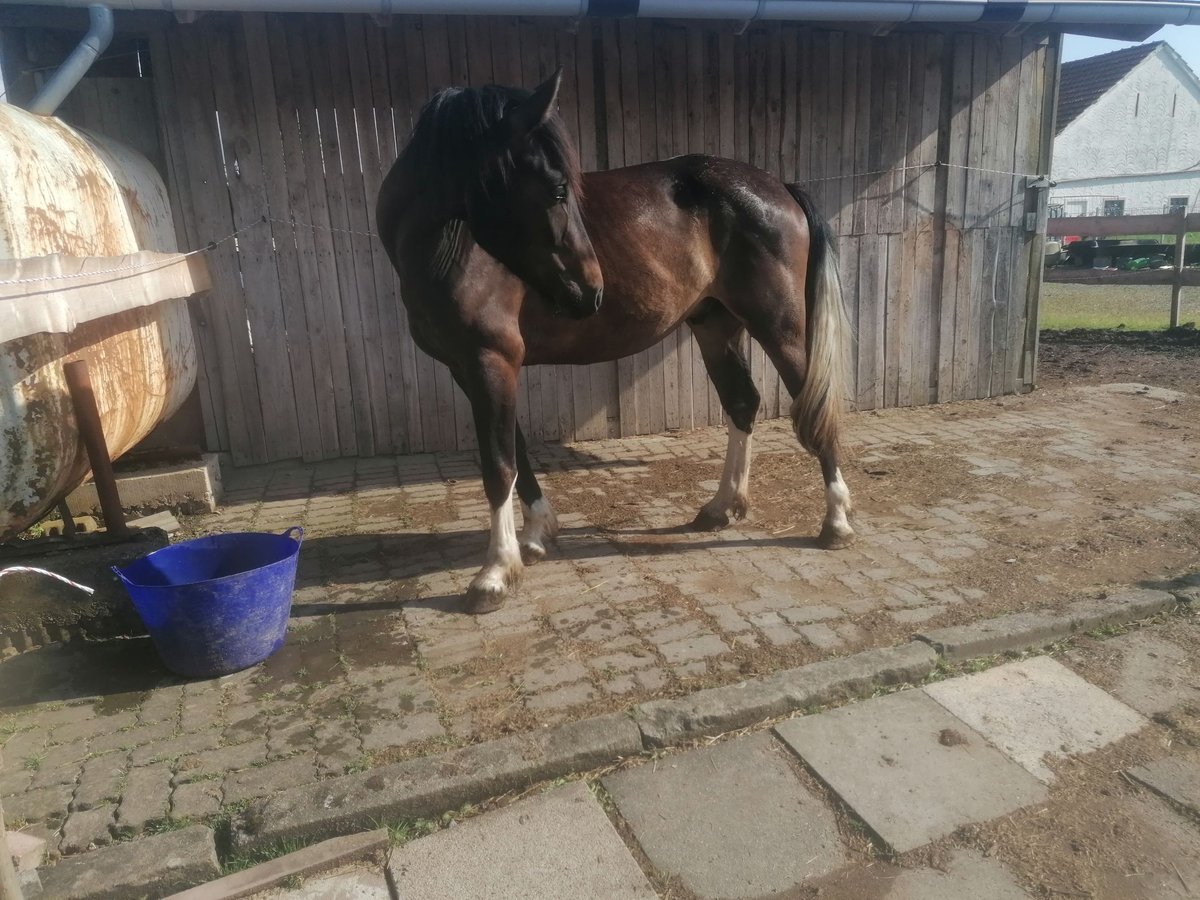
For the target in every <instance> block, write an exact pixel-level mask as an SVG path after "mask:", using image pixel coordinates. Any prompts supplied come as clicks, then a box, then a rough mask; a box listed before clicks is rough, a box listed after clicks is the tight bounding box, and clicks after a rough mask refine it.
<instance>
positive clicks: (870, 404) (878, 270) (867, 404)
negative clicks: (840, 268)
mask: <svg viewBox="0 0 1200 900" xmlns="http://www.w3.org/2000/svg"><path fill="white" fill-rule="evenodd" d="M888 271H889V269H888V239H887V237H886V236H885V235H879V234H875V233H874V232H871V233H869V234H866V235H863V237H862V238H861V239H860V240H859V254H858V294H859V304H858V308H859V316H858V408H859V409H878V408H879V407H881V406H883V387H884V370H883V359H884V338H885V336H886V334H887V331H886V328H885V320H886V314H887V298H886V291H887V273H888Z"/></svg>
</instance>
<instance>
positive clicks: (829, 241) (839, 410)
mask: <svg viewBox="0 0 1200 900" xmlns="http://www.w3.org/2000/svg"><path fill="white" fill-rule="evenodd" d="M787 189H788V192H789V193H790V194H791V195H792V196H793V197H794V198H795V199H796V202H797V203H799V204H800V208H801V209H802V210H804V215H805V216H806V217H807V218H808V230H809V234H810V238H809V240H810V244H809V258H808V277H807V278H806V279H805V281H806V284H805V303H806V306H807V310H806V316H807V332H808V334H807V341H808V347H807V348H806V349H807V352H808V369H807V372H806V374H805V378H804V386H803V387H802V388H801V389H800V393H799V394H798V395H797V396H796V399H795V400H793V401H792V410H791V412H792V424H793V426H794V427H795V429H796V437H797V438H799V439H800V443H801V444H802V445H803V446H804V448H805V449H806V450H808V451H809V452H810V453H812V454H814V455H815V456H817V457H822V456H825V455H826V454H832V455H834V456H836V454H837V452H838V449H839V431H840V427H841V420H842V414H843V412H844V411H845V407H846V395H847V389H848V386H849V375H848V372H847V369H846V367H847V364H848V361H849V355H850V354H849V351H850V338H851V327H850V321H849V319H848V318H847V317H846V308H845V306H844V305H843V303H842V279H841V275H840V274H839V272H838V257H837V248H836V247H835V246H834V241H833V232H832V231H831V230H830V228H829V225H828V223H827V222H826V221H825V220H824V219H823V218H821V215H820V213H818V212H817V209H816V206H815V205H814V204H813V201H812V198H811V197H810V196H809V195H808V194H806V193H805V192H804V191H802V190H801V189H800V187H799V186H798V185H794V184H789V185H787Z"/></svg>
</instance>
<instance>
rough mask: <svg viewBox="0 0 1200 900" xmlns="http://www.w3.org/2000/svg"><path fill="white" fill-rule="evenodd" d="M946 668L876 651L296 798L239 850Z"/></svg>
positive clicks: (343, 780)
mask: <svg viewBox="0 0 1200 900" xmlns="http://www.w3.org/2000/svg"><path fill="white" fill-rule="evenodd" d="M936 661H937V654H935V653H934V651H933V650H932V648H930V647H929V646H928V645H926V644H922V643H918V642H913V643H910V644H906V645H903V646H901V647H894V648H886V649H883V650H868V651H866V652H865V653H858V654H855V655H854V656H849V657H843V658H840V659H832V660H826V661H824V662H820V663H815V664H813V665H811V666H803V667H801V668H798V669H792V670H790V671H787V672H780V673H777V674H776V675H772V676H770V677H769V678H766V679H761V680H760V681H751V682H743V683H742V684H740V685H731V686H730V687H728V688H714V689H712V690H709V691H701V692H699V693H698V694H696V695H695V696H694V697H690V698H684V699H683V700H679V701H662V702H655V703H646V704H642V705H641V706H638V707H635V708H634V709H633V710H631V711H630V713H629V714H625V713H612V714H609V715H605V716H598V717H596V718H592V719H584V720H583V721H580V722H571V723H568V724H565V725H560V726H558V727H557V728H553V729H548V730H546V731H544V732H540V733H534V734H531V735H515V736H513V737H508V738H502V739H500V740H497V741H489V742H487V743H484V744H476V745H474V746H470V747H464V748H462V749H460V750H454V751H451V752H449V753H445V754H442V755H441V756H432V757H428V756H427V757H418V758H416V759H410V760H406V761H404V762H401V763H395V764H394V765H390V766H381V767H379V768H377V769H371V770H370V771H367V772H361V773H358V774H355V775H344V776H341V777H339V778H331V779H329V780H327V781H322V782H317V783H316V784H311V785H304V786H302V787H297V788H292V789H290V790H286V791H282V792H280V793H278V794H276V795H275V796H273V797H270V798H268V799H267V800H264V801H261V802H259V803H257V804H255V805H253V806H251V807H250V808H249V809H247V810H246V812H245V813H243V814H242V816H241V817H240V818H239V819H238V820H237V821H235V822H234V828H233V835H232V837H233V844H234V846H235V847H237V848H238V849H256V848H261V847H264V846H269V845H271V844H273V843H277V842H279V841H283V840H287V839H301V840H313V839H321V838H327V837H331V836H335V835H339V834H347V833H349V832H352V831H358V830H364V829H367V828H372V827H376V826H378V825H379V823H381V822H386V821H389V820H392V821H394V820H398V819H412V818H428V817H432V816H437V815H440V814H441V813H443V812H445V811H446V810H448V809H455V808H457V807H459V806H462V805H463V804H465V803H475V802H479V801H481V800H485V799H487V798H489V797H494V796H496V795H498V794H503V793H505V792H506V791H511V790H520V789H522V788H524V787H527V786H529V785H531V784H535V783H537V782H539V781H544V780H546V779H551V778H559V777H562V776H564V775H572V774H574V773H576V772H580V771H585V770H587V769H594V768H597V767H599V766H603V765H608V764H610V763H613V762H616V761H617V760H619V759H621V758H623V757H628V756H637V755H638V754H640V753H642V751H643V750H644V749H647V748H648V747H654V746H664V744H663V743H655V742H668V741H669V742H676V741H680V740H683V739H685V738H687V737H691V736H700V735H702V734H715V733H719V732H720V731H728V730H730V729H732V728H738V727H744V726H745V725H752V724H754V723H755V722H759V721H761V720H762V719H764V718H767V717H769V716H772V715H782V714H784V713H787V712H790V711H792V710H795V709H801V708H803V707H805V706H810V705H813V704H817V703H828V702H831V701H833V700H836V699H841V698H849V697H855V696H863V695H864V694H868V693H870V692H871V691H872V690H873V689H874V688H876V687H879V686H881V685H888V684H898V683H901V682H904V681H917V680H920V679H921V678H923V677H924V676H925V675H927V674H929V673H930V672H932V671H933V667H934V665H935V663H936Z"/></svg>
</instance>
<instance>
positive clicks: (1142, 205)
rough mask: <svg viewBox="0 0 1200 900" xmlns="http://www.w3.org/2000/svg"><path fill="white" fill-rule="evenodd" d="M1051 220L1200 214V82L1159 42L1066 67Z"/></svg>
mask: <svg viewBox="0 0 1200 900" xmlns="http://www.w3.org/2000/svg"><path fill="white" fill-rule="evenodd" d="M1051 179H1052V180H1053V181H1054V182H1056V186H1055V187H1054V188H1052V189H1051V191H1050V215H1052V216H1103V215H1136V214H1158V213H1163V212H1168V211H1172V210H1175V209H1180V208H1182V209H1185V210H1187V211H1188V212H1197V211H1200V79H1197V77H1196V75H1195V73H1194V72H1192V70H1191V69H1190V68H1188V65H1187V63H1185V62H1184V61H1183V59H1182V58H1180V56H1179V54H1178V53H1176V52H1175V51H1174V50H1173V49H1171V46H1170V45H1169V44H1167V43H1165V42H1162V41H1158V42H1156V43H1152V44H1141V45H1139V46H1136V47H1129V48H1128V49H1125V50H1117V51H1115V52H1113V53H1105V54H1103V55H1101V56H1092V57H1089V58H1088V59H1080V60H1076V61H1075V62H1069V63H1064V64H1063V67H1062V81H1061V84H1060V87H1059V97H1058V123H1057V134H1056V136H1055V139H1054V163H1053V169H1052V175H1051Z"/></svg>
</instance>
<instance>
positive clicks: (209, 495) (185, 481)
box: [67, 453, 222, 515]
mask: <svg viewBox="0 0 1200 900" xmlns="http://www.w3.org/2000/svg"><path fill="white" fill-rule="evenodd" d="M117 492H118V493H119V494H120V495H121V505H122V506H123V507H125V508H126V509H129V508H130V507H136V508H138V509H146V508H150V509H154V508H156V507H157V508H163V509H167V508H169V509H178V510H180V511H182V512H185V513H197V512H216V511H217V504H219V503H220V502H221V496H222V488H221V465H220V461H219V457H218V455H217V454H216V453H204V454H202V455H201V457H200V459H199V460H198V461H196V462H187V463H181V464H179V465H174V466H160V467H157V468H153V469H139V470H137V471H134V472H118V473H117ZM67 506H68V507H69V508H70V510H71V513H72V514H73V515H81V514H85V513H91V512H94V511H96V510H98V509H99V508H100V498H99V497H98V496H97V495H96V485H95V484H93V483H92V482H90V481H88V482H85V483H84V484H81V485H80V486H79V487H77V488H75V490H73V491H72V492H71V493H70V494H69V495H68V496H67Z"/></svg>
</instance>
